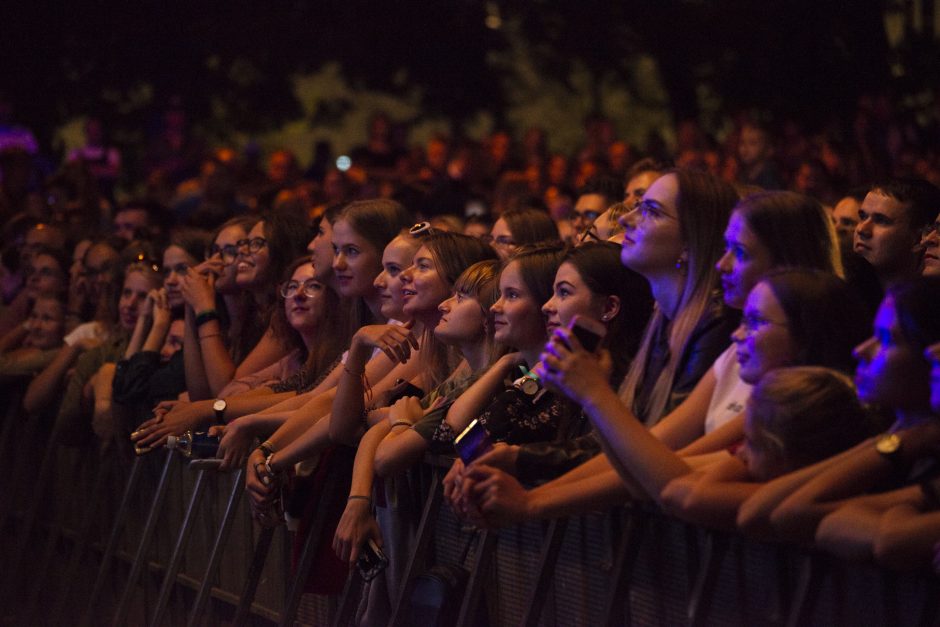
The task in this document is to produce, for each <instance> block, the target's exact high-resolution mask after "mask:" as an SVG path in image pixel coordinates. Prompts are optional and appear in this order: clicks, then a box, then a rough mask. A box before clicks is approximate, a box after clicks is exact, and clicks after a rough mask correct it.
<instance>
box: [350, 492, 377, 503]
mask: <svg viewBox="0 0 940 627" xmlns="http://www.w3.org/2000/svg"><path fill="white" fill-rule="evenodd" d="M346 501H347V502H349V501H367V502H369V503H371V502H372V497H371V496H365V495H364V494H350V495H349V496H348V497H347V498H346Z"/></svg>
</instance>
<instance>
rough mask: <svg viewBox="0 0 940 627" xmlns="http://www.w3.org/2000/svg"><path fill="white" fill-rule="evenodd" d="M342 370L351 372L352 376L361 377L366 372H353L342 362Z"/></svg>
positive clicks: (347, 372)
mask: <svg viewBox="0 0 940 627" xmlns="http://www.w3.org/2000/svg"><path fill="white" fill-rule="evenodd" d="M343 370H345V371H346V374H351V375H352V376H354V377H361V376H363V375H364V374H365V373H366V371H365V370H363V371H362V372H353V371H352V370H350V369H349V368H348V367H347V366H346V364H343Z"/></svg>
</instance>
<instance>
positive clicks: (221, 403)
mask: <svg viewBox="0 0 940 627" xmlns="http://www.w3.org/2000/svg"><path fill="white" fill-rule="evenodd" d="M226 406H227V403H226V402H225V399H221V398H220V399H219V400H217V401H216V402H214V403H212V409H214V410H215V411H225V408H226ZM203 407H205V405H203Z"/></svg>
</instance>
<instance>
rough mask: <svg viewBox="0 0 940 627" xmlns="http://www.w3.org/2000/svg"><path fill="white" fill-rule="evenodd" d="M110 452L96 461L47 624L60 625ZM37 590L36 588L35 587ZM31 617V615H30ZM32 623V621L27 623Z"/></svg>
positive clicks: (93, 520)
mask: <svg viewBox="0 0 940 627" xmlns="http://www.w3.org/2000/svg"><path fill="white" fill-rule="evenodd" d="M110 450H111V447H110V446H109V447H107V448H105V450H104V451H102V453H101V455H99V459H98V471H97V473H96V474H95V483H94V485H93V486H92V491H91V495H90V497H89V499H88V500H87V502H86V503H85V509H84V511H83V512H82V521H81V526H80V527H79V530H78V535H77V536H76V538H75V546H74V547H73V548H72V555H71V557H70V558H69V563H68V566H67V567H66V569H65V577H64V578H63V580H62V581H61V582H60V584H59V593H58V595H57V598H56V602H55V604H54V605H53V607H52V612H51V613H50V614H49V624H51V625H59V624H61V622H62V621H61V615H62V611H63V609H64V608H65V606H66V605H67V604H68V600H69V593H70V591H71V590H72V585H71V584H72V582H73V581H75V579H76V576H77V575H78V569H79V567H80V566H81V562H82V558H83V557H84V556H85V551H86V547H87V545H88V542H89V538H90V536H91V531H92V527H93V526H94V522H95V514H96V513H97V512H98V508H99V507H100V501H101V499H102V497H103V495H104V486H105V485H106V484H107V479H108V476H109V474H110V473H111V469H112V466H111V465H110V464H109V463H108V453H109V451H110ZM37 588H38V586H37ZM38 597H39V594H38V590H37V593H36V598H37V600H38ZM31 616H32V615H31ZM29 622H30V623H32V621H29Z"/></svg>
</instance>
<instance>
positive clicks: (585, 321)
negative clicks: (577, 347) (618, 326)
mask: <svg viewBox="0 0 940 627" xmlns="http://www.w3.org/2000/svg"><path fill="white" fill-rule="evenodd" d="M568 328H569V329H570V330H571V332H572V333H573V334H574V336H575V337H576V338H578V341H579V342H581V346H583V347H584V350H586V351H587V352H589V353H593V352H595V351H596V350H597V347H598V346H600V343H601V340H602V339H604V336H605V335H607V328H606V327H605V326H604V325H603V324H601V323H600V322H598V321H597V320H594V319H593V318H588V317H585V316H580V315H579V316H575V317H574V318H572V319H571V322H570V323H569V325H568Z"/></svg>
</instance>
